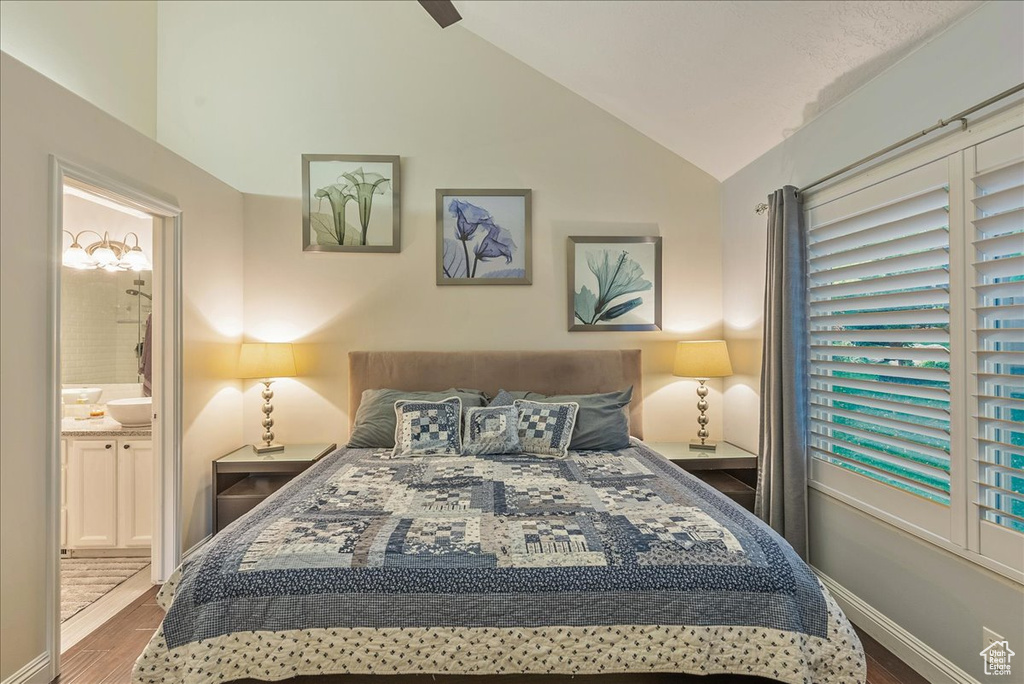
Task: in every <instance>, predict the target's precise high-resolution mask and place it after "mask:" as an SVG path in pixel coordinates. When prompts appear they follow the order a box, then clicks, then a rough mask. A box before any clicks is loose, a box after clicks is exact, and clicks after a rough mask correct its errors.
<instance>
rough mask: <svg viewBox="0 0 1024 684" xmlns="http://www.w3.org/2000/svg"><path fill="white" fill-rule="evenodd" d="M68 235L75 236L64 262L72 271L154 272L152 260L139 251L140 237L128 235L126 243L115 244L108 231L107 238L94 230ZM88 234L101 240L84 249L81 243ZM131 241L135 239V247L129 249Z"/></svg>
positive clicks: (124, 241)
mask: <svg viewBox="0 0 1024 684" xmlns="http://www.w3.org/2000/svg"><path fill="white" fill-rule="evenodd" d="M64 232H65V233H67V234H68V235H70V236H71V246H70V247H68V248H67V249H66V250H64V255H63V258H62V259H61V262H62V263H63V264H64V265H65V266H67V267H69V268H77V269H79V270H89V269H95V268H102V269H103V270H105V271H110V272H112V273H114V272H117V271H149V270H152V269H153V264H152V263H150V261H149V257H147V256H146V253H145V252H143V251H142V248H141V247H139V236H138V235H137V234H136V233H128V234H127V235H125V237H124V240H123V241H118V240H111V239H110V235H109V234H108V233H107V232H106V231H103V235H100V234H99V233H97V232H96V231H94V230H83V231H81V232H79V233H78V234H77V235H76V234H74V233H72V232H71V231H70V230H65V231H64ZM86 233H92V234H93V235H95V236H96V237H98V238H99V240H97V241H96V242H93V243H91V244H89V245H88V246H87V247H83V246H82V245H81V244H80V243H79V239H80V238H81V237H82V236H83V235H84V234H86ZM129 237H133V238H135V246H133V247H129V246H128V238H129Z"/></svg>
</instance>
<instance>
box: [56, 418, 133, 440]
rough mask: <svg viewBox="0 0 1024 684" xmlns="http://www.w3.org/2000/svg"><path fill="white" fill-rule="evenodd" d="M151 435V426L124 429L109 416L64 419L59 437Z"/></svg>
mask: <svg viewBox="0 0 1024 684" xmlns="http://www.w3.org/2000/svg"><path fill="white" fill-rule="evenodd" d="M152 434H153V428H152V426H149V425H147V426H146V427H130V428H126V427H122V426H121V424H120V423H118V422H117V421H116V420H114V419H113V418H111V417H110V416H103V417H102V418H85V419H79V418H65V419H63V420H62V421H61V423H60V436H61V437H151V436H152Z"/></svg>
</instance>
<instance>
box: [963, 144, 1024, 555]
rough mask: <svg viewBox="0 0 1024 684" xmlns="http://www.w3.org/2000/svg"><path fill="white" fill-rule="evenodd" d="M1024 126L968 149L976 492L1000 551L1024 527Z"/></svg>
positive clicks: (986, 534)
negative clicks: (1010, 533) (1009, 535)
mask: <svg viewBox="0 0 1024 684" xmlns="http://www.w3.org/2000/svg"><path fill="white" fill-rule="evenodd" d="M1014 133H1017V135H1015V134H1014ZM1019 133H1020V132H1019V131H1015V132H1013V133H1008V134H1005V135H1002V136H999V137H998V138H994V139H993V140H989V141H986V142H984V143H982V144H980V145H978V146H977V147H975V148H973V149H971V150H968V151H967V152H966V154H965V167H966V170H967V175H968V176H969V178H970V182H969V183H968V187H967V193H968V197H969V198H970V202H969V203H968V205H967V218H968V221H967V222H968V223H969V227H968V229H967V236H968V239H969V240H970V241H971V248H970V250H969V251H968V254H970V256H971V260H972V261H973V263H972V264H971V267H970V269H969V270H970V272H971V278H970V284H971V285H972V286H973V293H972V295H973V296H972V297H971V298H970V299H969V300H968V301H970V302H971V303H972V304H973V306H974V320H973V321H972V322H973V325H972V326H971V327H972V328H973V330H972V331H971V332H972V333H973V334H972V335H971V336H970V337H969V339H968V344H969V345H970V350H971V352H973V357H974V358H973V359H971V360H970V361H971V362H972V368H971V371H972V373H971V375H972V376H973V378H974V382H973V386H972V387H971V390H972V394H973V407H972V408H973V419H974V422H975V424H976V435H975V441H976V443H977V448H976V449H974V450H972V451H971V457H972V459H973V461H974V462H973V463H972V468H971V471H972V474H974V475H975V477H974V478H973V479H974V482H973V483H972V484H973V485H974V486H973V487H972V488H971V493H972V494H973V496H974V500H973V501H972V504H974V505H975V506H977V508H978V510H979V517H980V519H981V526H980V530H979V535H978V536H979V539H978V543H979V547H980V548H981V550H982V552H983V553H986V555H995V556H998V555H999V554H1000V552H1002V551H1004V547H1005V546H1006V545H1007V540H1005V539H1003V537H1004V536H1005V534H1004V530H1012V531H1014V532H1018V533H1024V136H1021V135H1019ZM993 525H994V526H997V527H998V528H999V529H992V526H993ZM989 547H990V548H989Z"/></svg>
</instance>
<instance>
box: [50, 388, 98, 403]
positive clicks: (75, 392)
mask: <svg viewBox="0 0 1024 684" xmlns="http://www.w3.org/2000/svg"><path fill="white" fill-rule="evenodd" d="M102 394H103V390H102V389H100V388H99V387H70V388H67V389H62V390H61V391H60V400H61V402H62V403H64V404H95V403H96V402H98V401H99V400H100V396H101V395H102Z"/></svg>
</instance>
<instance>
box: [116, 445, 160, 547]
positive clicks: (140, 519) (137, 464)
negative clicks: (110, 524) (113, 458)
mask: <svg viewBox="0 0 1024 684" xmlns="http://www.w3.org/2000/svg"><path fill="white" fill-rule="evenodd" d="M152 530H153V443H152V442H150V441H148V440H147V441H142V442H136V441H134V440H131V441H119V442H118V444H117V545H118V546H149V545H150V543H152V541H153V537H152V534H153V532H152Z"/></svg>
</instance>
